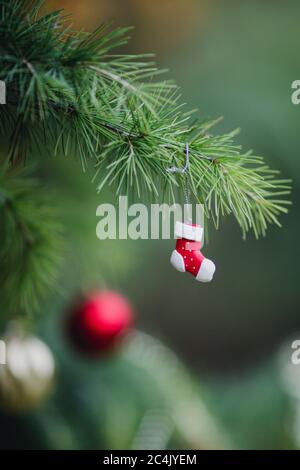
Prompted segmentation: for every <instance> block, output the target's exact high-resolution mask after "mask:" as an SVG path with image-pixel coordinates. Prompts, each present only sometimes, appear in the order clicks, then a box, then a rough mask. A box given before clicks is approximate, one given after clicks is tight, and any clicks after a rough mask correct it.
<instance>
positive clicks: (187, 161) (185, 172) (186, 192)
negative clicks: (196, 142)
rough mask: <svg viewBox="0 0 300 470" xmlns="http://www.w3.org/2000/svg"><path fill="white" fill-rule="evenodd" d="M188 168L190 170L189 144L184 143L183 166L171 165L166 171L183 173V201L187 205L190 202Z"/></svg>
mask: <svg viewBox="0 0 300 470" xmlns="http://www.w3.org/2000/svg"><path fill="white" fill-rule="evenodd" d="M189 170H190V158H189V144H186V146H185V164H184V166H183V167H182V168H179V167H176V166H172V167H170V168H167V172H168V173H181V174H182V175H184V201H185V204H187V205H190V203H191V190H190V181H189Z"/></svg>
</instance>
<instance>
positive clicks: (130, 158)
mask: <svg viewBox="0 0 300 470" xmlns="http://www.w3.org/2000/svg"><path fill="white" fill-rule="evenodd" d="M127 31H128V30H126V29H116V30H112V31H110V30H109V28H107V27H106V26H102V27H100V28H98V29H97V30H96V31H95V32H94V33H82V32H81V33H78V32H74V31H71V30H70V28H69V27H68V26H67V25H66V19H65V18H64V17H63V16H62V14H61V13H60V12H53V13H50V14H48V15H44V16H40V15H39V9H38V3H37V2H34V1H29V0H26V1H23V2H20V1H19V0H10V1H5V0H2V2H1V17H0V44H1V46H0V54H1V56H0V79H3V80H5V82H6V85H7V103H8V104H7V106H2V107H1V109H0V113H1V118H2V124H1V127H0V132H1V134H2V137H3V139H4V140H5V138H6V136H9V137H8V145H9V158H10V161H11V162H17V161H20V160H22V159H23V160H24V159H25V158H26V154H28V152H30V151H32V150H33V149H35V148H41V149H42V150H43V151H44V152H45V149H44V147H45V148H47V149H48V150H49V151H50V153H53V152H54V153H57V154H71V155H74V156H76V155H78V156H79V157H80V159H81V162H82V166H83V168H85V167H86V166H87V165H89V164H92V165H95V166H96V175H95V178H96V180H97V181H98V189H99V191H100V190H101V189H102V188H103V186H105V185H112V186H113V187H114V189H115V191H116V194H120V193H123V194H124V193H128V192H133V193H134V194H136V195H137V196H141V194H145V193H150V194H153V195H155V196H158V195H159V194H160V193H162V192H163V193H164V194H167V195H168V196H169V197H174V191H176V190H177V189H178V188H181V187H182V186H183V184H184V182H183V178H182V177H180V176H178V175H177V176H174V174H171V173H169V172H167V171H166V169H167V168H168V167H169V166H170V165H181V164H182V162H183V160H184V150H185V145H186V143H187V142H188V143H189V144H190V157H191V158H190V171H191V183H192V190H193V194H194V196H195V198H196V199H197V201H200V202H201V203H203V204H204V207H205V211H206V214H207V217H210V218H211V219H212V220H213V221H214V223H215V225H216V226H217V227H218V225H219V221H220V218H221V217H222V216H225V215H227V214H232V215H233V216H234V217H235V218H236V220H237V222H238V224H239V225H240V226H241V228H242V231H243V234H244V235H245V234H246V233H247V232H248V231H249V230H253V231H254V233H255V235H256V236H259V235H261V234H265V232H266V229H267V226H268V224H270V223H275V224H277V225H280V224H279V219H278V217H279V215H280V214H281V213H284V212H287V207H286V206H287V205H288V204H289V201H287V200H286V198H285V197H286V195H287V194H289V191H290V188H289V181H287V180H280V179H278V178H277V173H276V172H274V171H272V170H270V169H269V168H268V167H267V166H266V165H265V164H264V162H263V159H262V158H261V157H256V156H253V155H251V154H249V153H243V152H242V151H241V149H240V147H239V146H237V145H236V144H235V143H234V141H233V138H234V133H230V134H226V135H222V136H213V135H211V134H210V133H209V130H210V128H211V127H212V124H213V123H201V122H195V121H193V120H192V115H193V113H185V112H184V110H183V106H182V104H181V100H180V95H179V92H178V89H177V87H176V86H175V85H174V83H172V82H169V81H159V80H158V75H159V74H160V73H161V71H159V70H157V69H156V67H155V64H153V62H151V61H150V60H149V57H148V56H134V55H113V54H112V53H111V50H112V49H115V48H118V47H120V46H121V45H123V44H125V43H126V41H127V37H126V36H125V35H127ZM4 108H6V109H5V110H4ZM53 149H54V150H53Z"/></svg>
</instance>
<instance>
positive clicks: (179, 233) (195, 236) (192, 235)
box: [175, 221, 203, 242]
mask: <svg viewBox="0 0 300 470" xmlns="http://www.w3.org/2000/svg"><path fill="white" fill-rule="evenodd" d="M175 237H176V238H186V239H187V240H194V241H197V242H201V240H202V237H203V228H201V227H199V225H195V226H193V225H191V224H184V223H182V222H179V221H177V222H176V223H175Z"/></svg>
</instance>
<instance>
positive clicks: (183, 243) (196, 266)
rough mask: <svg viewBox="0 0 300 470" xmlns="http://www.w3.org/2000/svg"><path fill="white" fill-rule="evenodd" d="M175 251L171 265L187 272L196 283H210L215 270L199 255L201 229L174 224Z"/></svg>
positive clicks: (213, 265)
mask: <svg viewBox="0 0 300 470" xmlns="http://www.w3.org/2000/svg"><path fill="white" fill-rule="evenodd" d="M175 236H176V237H177V241H176V249H175V250H174V251H173V253H172V255H171V264H172V265H173V266H174V268H175V269H177V270H178V271H180V272H182V273H184V272H186V271H187V272H189V273H191V274H192V275H193V276H194V277H195V278H196V281H200V282H210V281H211V280H212V278H213V275H214V272H215V270H216V267H215V264H214V263H213V262H212V261H211V260H210V259H207V258H205V256H204V255H203V254H202V253H201V251H200V249H201V248H202V243H201V240H202V236H203V229H202V228H201V227H200V226H199V225H196V224H191V223H187V222H185V223H182V222H176V224H175Z"/></svg>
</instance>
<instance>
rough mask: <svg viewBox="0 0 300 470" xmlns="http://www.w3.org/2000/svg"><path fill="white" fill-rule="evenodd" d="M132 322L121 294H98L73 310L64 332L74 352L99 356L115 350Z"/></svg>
mask: <svg viewBox="0 0 300 470" xmlns="http://www.w3.org/2000/svg"><path fill="white" fill-rule="evenodd" d="M132 320H133V310H132V307H131V305H130V303H129V302H128V300H126V299H125V298H124V297H123V296H122V295H121V294H119V293H117V292H113V291H98V292H93V293H91V294H89V295H88V296H87V297H85V298H84V299H82V300H81V301H80V302H79V303H78V304H77V305H76V306H75V307H73V309H72V311H71V312H70V315H69V316H68V319H67V333H68V336H69V338H70V339H71V343H72V345H73V346H74V347H75V348H76V349H77V350H79V351H81V352H84V353H87V354H89V355H100V354H102V353H105V352H108V351H110V350H111V349H113V348H114V346H115V345H116V344H117V343H118V342H119V340H120V339H121V338H122V337H123V336H124V334H125V333H126V332H127V331H128V330H129V328H130V326H131V325H132Z"/></svg>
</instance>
